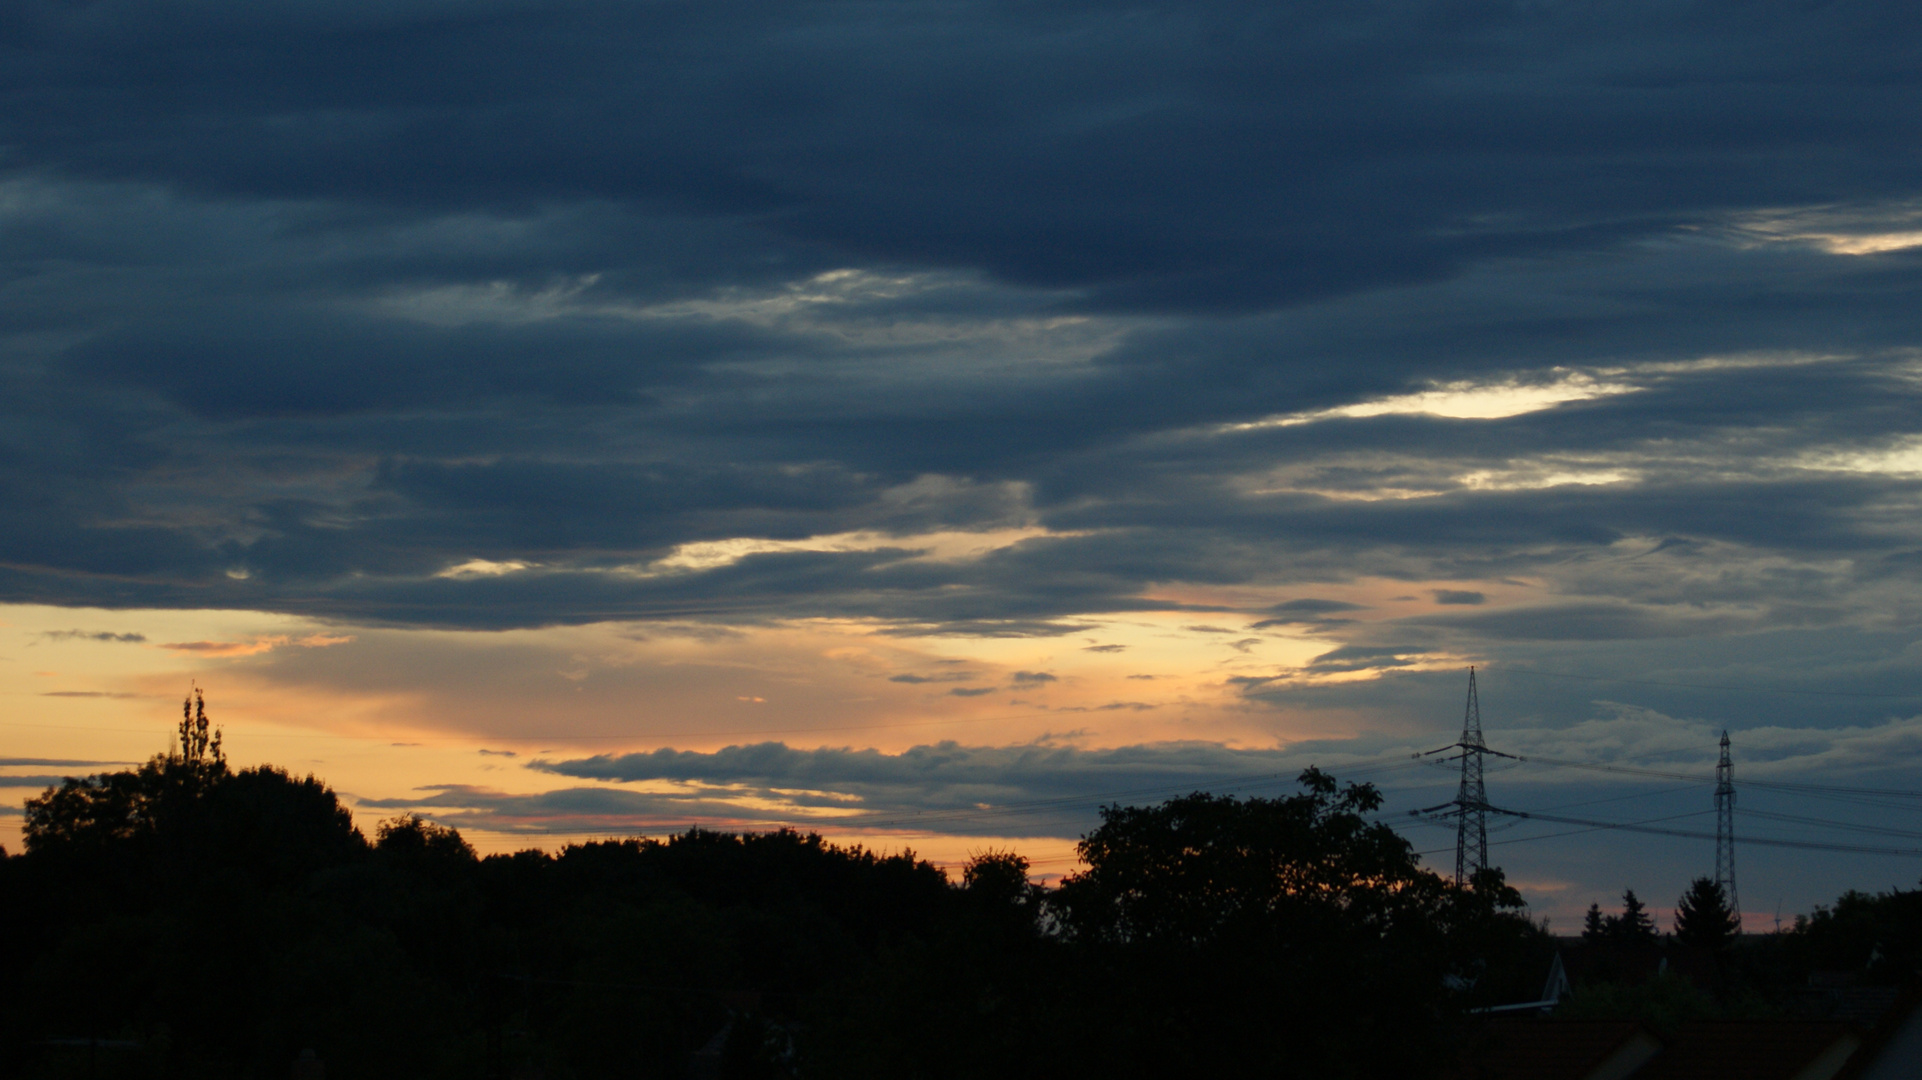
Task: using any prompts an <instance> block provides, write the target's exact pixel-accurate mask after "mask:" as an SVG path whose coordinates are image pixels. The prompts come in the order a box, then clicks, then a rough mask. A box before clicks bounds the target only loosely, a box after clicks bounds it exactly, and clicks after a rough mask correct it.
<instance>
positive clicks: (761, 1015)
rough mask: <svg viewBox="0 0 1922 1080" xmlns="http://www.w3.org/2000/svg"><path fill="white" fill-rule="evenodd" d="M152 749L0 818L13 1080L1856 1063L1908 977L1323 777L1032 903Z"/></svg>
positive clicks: (197, 736) (978, 866)
mask: <svg viewBox="0 0 1922 1080" xmlns="http://www.w3.org/2000/svg"><path fill="white" fill-rule="evenodd" d="M176 746H177V748H176V750H175V751H174V752H172V753H170V754H168V755H166V756H163V757H156V758H154V759H153V760H151V761H149V762H148V763H147V764H145V765H143V766H141V767H140V768H138V769H136V770H129V771H125V772H118V773H108V774H103V775H99V776H94V777H88V778H75V779H70V780H68V781H66V782H65V783H64V784H63V785H62V786H60V787H58V788H54V789H49V790H48V791H47V793H45V794H44V795H42V796H40V797H39V798H36V799H34V800H31V801H30V802H29V803H28V807H27V823H26V851H25V852H24V853H23V854H19V855H14V856H12V857H8V858H5V859H4V860H0V896H3V897H4V905H5V907H4V911H0V925H4V926H5V927H6V932H7V935H8V941H7V943H6V948H5V949H4V951H0V956H4V961H3V962H4V963H5V964H6V971H5V979H6V984H7V985H8V986H10V987H13V988H15V990H16V993H15V996H14V999H13V1005H12V1007H11V1008H9V1009H7V1010H5V1011H4V1013H0V1017H3V1019H0V1023H3V1024H4V1046H3V1047H0V1053H4V1059H0V1071H4V1073H5V1074H6V1075H10V1076H23V1077H33V1076H44V1077H54V1076H100V1077H274V1078H280V1077H288V1076H292V1077H299V1078H307V1080H315V1078H319V1077H323V1076H326V1077H334V1078H336V1080H343V1078H357V1077H370V1078H372V1077H408V1078H415V1077H443V1076H444V1077H501V1078H508V1077H545V1078H555V1080H559V1078H573V1077H580V1078H599V1077H676V1078H678V1077H689V1076H695V1077H700V1076H726V1077H799V1076H808V1077H865V1076H873V1077H974V1076H1003V1075H1010V1074H1016V1073H1040V1074H1045V1075H1054V1076H1191V1075H1261V1076H1281V1077H1288V1076H1304V1077H1305V1076H1315V1077H1376V1076H1384V1077H1385V1076H1397V1077H1422V1076H1437V1077H1440V1076H1452V1077H1457V1078H1466V1077H1490V1078H1493V1077H1498V1076H1505V1075H1519V1074H1518V1073H1514V1072H1513V1071H1512V1070H1513V1069H1514V1068H1519V1067H1521V1065H1522V1064H1524V1063H1523V1062H1522V1058H1525V1057H1527V1056H1528V1055H1531V1054H1532V1055H1536V1056H1537V1057H1539V1058H1540V1059H1541V1060H1551V1059H1552V1060H1561V1061H1563V1063H1564V1065H1567V1060H1568V1059H1569V1056H1570V1054H1576V1056H1579V1053H1588V1054H1590V1056H1595V1055H1600V1056H1601V1057H1607V1056H1608V1055H1609V1054H1617V1055H1618V1056H1619V1055H1620V1054H1623V1053H1643V1056H1644V1057H1647V1056H1648V1055H1649V1054H1654V1055H1655V1056H1654V1058H1653V1062H1654V1064H1657V1065H1659V1064H1661V1063H1662V1062H1663V1061H1664V1060H1667V1061H1669V1062H1671V1063H1675V1062H1681V1061H1682V1060H1683V1058H1684V1057H1685V1056H1686V1055H1687V1053H1690V1052H1694V1051H1692V1050H1690V1048H1691V1047H1699V1046H1700V1045H1702V1039H1703V1038H1704V1036H1703V1034H1702V1033H1703V1031H1705V1030H1715V1031H1721V1032H1723V1033H1724V1034H1727V1033H1730V1032H1737V1031H1740V1030H1769V1031H1776V1032H1781V1031H1791V1032H1803V1031H1806V1032H1815V1033H1816V1034H1818V1035H1819V1034H1820V1032H1831V1033H1835V1032H1841V1033H1843V1034H1845V1035H1846V1037H1847V1038H1849V1039H1853V1040H1855V1042H1854V1043H1851V1044H1850V1045H1851V1046H1854V1045H1857V1044H1864V1043H1866V1044H1869V1045H1870V1046H1871V1048H1872V1049H1873V1048H1875V1047H1877V1046H1880V1045H1881V1044H1880V1042H1878V1040H1881V1039H1883V1037H1884V1036H1883V1034H1879V1033H1882V1032H1884V1029H1888V1028H1889V1027H1890V1025H1891V1024H1892V1023H1893V1022H1894V1021H1893V1020H1891V1019H1890V1018H1891V1017H1895V1018H1896V1019H1899V1018H1900V1015H1902V1014H1903V1010H1904V1008H1906V1007H1907V1003H1910V1002H1912V1000H1913V999H1912V998H1904V997H1903V995H1904V994H1905V993H1906V992H1907V991H1908V989H1909V985H1910V983H1911V982H1912V980H1913V977H1914V973H1915V971H1916V968H1917V966H1918V963H1922V893H1912V892H1896V893H1892V894H1885V895H1880V896H1865V895H1861V894H1855V893H1851V894H1847V895H1844V896H1843V897H1842V898H1841V899H1840V900H1838V901H1837V903H1836V904H1835V905H1834V906H1833V908H1832V909H1822V910H1818V911H1817V912H1816V913H1815V915H1814V916H1813V917H1812V918H1802V919H1798V920H1796V923H1795V925H1794V927H1793V928H1792V929H1791V930H1788V931H1786V932H1783V933H1779V934H1772V935H1765V936H1740V935H1736V934H1733V933H1731V928H1730V926H1729V925H1728V921H1727V919H1726V916H1725V914H1724V913H1723V911H1722V910H1721V909H1720V907H1719V906H1718V905H1719V904H1720V897H1719V894H1718V893H1717V892H1716V891H1715V890H1714V888H1713V886H1712V885H1710V884H1709V883H1707V882H1697V883H1696V884H1695V885H1694V886H1693V887H1692V888H1691V891H1690V893H1689V894H1688V895H1687V896H1685V897H1684V903H1683V905H1682V907H1683V910H1684V913H1685V914H1684V918H1683V920H1682V924H1681V925H1680V926H1679V927H1678V928H1676V930H1677V932H1676V933H1673V934H1671V933H1667V932H1666V931H1668V930H1669V929H1670V928H1668V927H1657V926H1655V925H1654V924H1653V923H1652V921H1651V920H1650V919H1649V918H1648V916H1647V914H1646V913H1645V912H1644V911H1642V907H1641V901H1640V900H1639V899H1637V898H1635V897H1634V896H1633V895H1632V894H1630V895H1629V896H1627V897H1626V898H1625V901H1626V902H1625V906H1624V909H1623V910H1622V911H1621V912H1620V913H1618V914H1605V913H1603V912H1601V911H1600V910H1599V909H1598V910H1596V911H1594V912H1592V913H1591V917H1590V920H1589V925H1588V926H1587V927H1586V928H1585V931H1586V932H1585V933H1584V935H1583V937H1582V938H1581V939H1580V940H1576V939H1556V938H1554V937H1551V936H1550V935H1549V934H1548V933H1547V931H1546V930H1545V929H1544V928H1542V927H1540V926H1537V925H1535V924H1533V923H1531V922H1530V921H1529V920H1528V919H1527V918H1526V916H1525V913H1524V911H1523V909H1522V905H1521V898H1520V897H1519V896H1518V895H1517V894H1516V893H1515V892H1514V890H1512V889H1510V888H1508V887H1507V886H1506V885H1505V884H1504V883H1503V881H1502V879H1501V875H1500V873H1499V872H1498V871H1491V872H1487V873H1484V874H1483V875H1481V876H1480V877H1479V878H1478V879H1477V880H1475V881H1474V882H1473V883H1472V884H1471V885H1469V886H1467V887H1457V886H1456V885H1455V884H1454V883H1453V882H1452V881H1450V880H1447V879H1444V878H1443V877H1441V876H1438V875H1437V874H1435V873H1433V872H1432V871H1429V870H1426V869H1423V868H1422V867H1420V866H1419V865H1417V861H1416V859H1415V858H1414V857H1413V856H1412V854H1411V849H1410V846H1409V844H1408V843H1407V842H1405V841H1404V840H1403V839H1402V838H1401V837H1400V836H1399V835H1398V834H1396V833H1395V832H1394V831H1393V830H1391V829H1390V828H1388V827H1387V826H1386V825H1383V824H1380V823H1378V822H1374V821H1373V820H1371V811H1373V810H1375V809H1376V808H1377V806H1378V804H1379V799H1378V797H1377V796H1376V794H1375V792H1374V791H1373V790H1372V789H1371V788H1370V787H1368V786H1365V785H1349V786H1342V785H1340V784H1338V783H1337V781H1336V780H1335V779H1334V778H1333V777H1330V776H1328V775H1326V774H1324V773H1321V772H1319V771H1316V770H1309V771H1308V772H1305V773H1303V774H1302V776H1301V778H1300V792H1299V793H1298V794H1296V795H1293V796H1289V797H1285V798H1278V799H1258V798H1248V799H1236V798H1227V797H1216V796H1211V795H1207V794H1202V793H1196V794H1194V795H1190V796H1187V797H1184V798H1179V799H1174V800H1172V801H1169V802H1166V803H1163V804H1161V805H1159V806H1153V807H1120V806H1115V807H1109V808H1107V809H1105V810H1104V811H1103V812H1102V823H1101V825H1100V826H1099V827H1098V828H1096V829H1095V830H1094V831H1093V832H1091V833H1090V834H1089V835H1088V836H1087V837H1086V838H1085V840H1084V842H1083V843H1082V845H1081V847H1080V851H1081V855H1082V858H1083V860H1084V862H1085V868H1084V869H1083V870H1081V871H1080V872H1078V873H1075V874H1072V875H1070V876H1069V877H1068V878H1067V879H1066V880H1065V881H1063V882H1062V884H1061V885H1060V886H1059V887H1058V888H1054V889H1041V888H1039V887H1037V886H1034V885H1032V884H1030V883H1029V880H1028V875H1027V869H1028V867H1027V863H1026V860H1024V859H1023V858H1022V857H1021V856H1020V855H1018V854H1016V853H1012V852H988V853H982V854H980V855H978V856H977V857H975V858H974V859H973V861H971V862H970V863H969V864H968V866H967V867H966V868H965V870H964V871H963V872H962V874H961V876H960V880H954V879H952V878H950V877H948V876H947V875H945V874H944V873H943V872H942V871H941V870H940V869H938V868H936V867H934V866H932V865H930V864H928V863H926V862H923V861H920V860H918V859H916V858H915V857H914V856H913V855H912V854H910V853H902V854H895V855H880V854H877V853H875V852H871V851H867V850H863V849H861V848H859V847H841V846H837V845H835V844H831V843H828V842H826V841H824V840H823V839H822V838H821V837H819V836H815V835H803V834H800V833H797V832H793V831H785V830H784V831H780V832H773V833H764V834H748V835H731V834H724V833H717V832H708V831H701V830H693V831H689V832H686V833H684V834H681V835H678V836H674V837H671V838H669V839H667V840H664V841H663V840H651V839H630V840H619V841H607V842H598V843H588V844H579V845H572V846H569V847H566V848H564V849H562V850H561V851H559V852H558V853H556V854H551V855H550V854H546V853H544V852H540V851H523V852H519V853H516V854H512V855H496V856H490V857H488V858H484V859H483V858H477V857H476V856H475V853H474V852H473V850H472V849H471V848H470V847H469V846H468V845H467V843H466V842H465V841H463V840H462V838H461V836H460V835H459V833H458V832H456V831H454V830H452V829H448V828H445V827H442V826H439V825H436V824H434V823H432V822H430V821H425V820H422V819H420V818H417V817H400V818H395V819H393V820H390V821H386V822H382V823H380V824H379V825H378V826H377V828H376V829H375V830H374V833H373V836H372V838H371V839H370V838H369V837H368V836H366V835H365V834H363V833H362V832H361V831H359V830H358V829H357V828H356V827H355V825H354V823H353V821H352V819H351V816H350V814H349V813H348V811H347V810H346V809H345V808H343V807H342V806H341V805H340V803H339V801H338V800H337V799H336V797H335V795H334V793H333V792H332V791H331V790H330V789H329V788H328V787H327V786H326V784H325V783H323V782H322V781H321V780H319V779H316V778H314V777H311V776H310V777H305V778H301V777H295V776H293V775H290V774H289V773H287V772H284V771H281V770H279V769H275V768H272V767H260V768H253V769H244V770H239V771H235V770H233V769H231V768H230V767H229V766H228V765H227V763H226V761H225V759H224V757H223V755H222V754H221V751H220V746H219V742H218V735H217V733H212V732H210V731H209V728H208V726H207V724H206V722H205V718H204V714H202V715H201V716H200V717H199V718H198V719H197V720H196V719H195V718H191V717H190V718H189V719H188V720H186V721H183V723H182V726H181V730H180V733H179V738H178V740H177V744H176ZM1558 980H1560V982H1558ZM1545 994H1546V995H1548V996H1549V997H1551V998H1555V999H1557V1000H1556V1001H1555V1003H1554V1005H1553V1007H1552V1008H1550V1007H1547V1006H1536V1007H1534V1008H1524V1009H1504V1008H1502V1007H1503V1006H1511V1005H1526V1004H1528V1003H1533V1002H1539V1001H1541V1000H1543V995H1545ZM1864 1003H1868V1004H1867V1005H1865V1004H1864ZM1868 1005H1872V1006H1873V1007H1872V1008H1870V1007H1868ZM1490 1009H1494V1010H1496V1011H1492V1012H1491V1011H1488V1010H1490ZM1851 1010H1853V1011H1851ZM1705 1021H1723V1022H1727V1024H1734V1022H1737V1021H1768V1022H1769V1025H1768V1026H1767V1027H1764V1028H1754V1027H1753V1025H1746V1026H1744V1025H1739V1024H1736V1025H1735V1026H1727V1024H1725V1026H1723V1027H1721V1028H1715V1027H1714V1025H1713V1024H1711V1025H1709V1027H1708V1028H1704V1025H1703V1022H1705ZM1818 1021H1820V1022H1822V1023H1826V1024H1827V1025H1828V1026H1827V1027H1820V1025H1819V1024H1817V1022H1818ZM1812 1024H1816V1025H1817V1026H1814V1027H1811V1026H1809V1025H1812ZM1796 1025H1802V1026H1800V1027H1797V1026H1796ZM1818 1027H1819V1029H1820V1030H1819V1031H1818V1030H1817V1029H1818ZM1810 1037H1811V1038H1814V1037H1815V1036H1813V1035H1812V1036H1810ZM1838 1037H1840V1036H1838ZM1584 1040H1585V1041H1584ZM1804 1041H1807V1040H1804ZM1818 1041H1819V1040H1818ZM1644 1044H1646V1046H1647V1047H1664V1046H1665V1047H1668V1050H1667V1051H1665V1052H1664V1053H1656V1051H1655V1050H1652V1049H1650V1050H1647V1051H1646V1052H1643V1051H1640V1050H1637V1049H1636V1048H1637V1047H1639V1046H1643V1045H1644ZM1836 1045H1841V1044H1839V1043H1838V1044H1836ZM1571 1047H1572V1048H1573V1049H1571ZM1582 1047H1587V1049H1586V1050H1584V1049H1582ZM1597 1047H1599V1049H1597ZM1818 1049H1819V1047H1818ZM1664 1054H1665V1055H1666V1056H1664ZM1541 1055H1547V1056H1546V1057H1541ZM1778 1057H1779V1055H1778ZM1597 1061H1598V1063H1599V1062H1600V1058H1599V1057H1598V1058H1597ZM1791 1064H1792V1063H1791ZM1650 1067H1653V1066H1652V1065H1651V1066H1650ZM1858 1067H1859V1066H1858ZM1570 1068H1572V1066H1570ZM1505 1069H1507V1070H1510V1071H1504V1070H1505ZM1535 1074H1536V1075H1547V1074H1545V1073H1540V1072H1539V1070H1535ZM1556 1075H1560V1074H1556ZM1567 1075H1570V1076H1577V1075H1589V1073H1587V1072H1582V1071H1569V1072H1568V1073H1567ZM1636 1075H1642V1074H1641V1073H1637V1074H1636ZM1676 1075H1682V1073H1676ZM1688 1075H1705V1076H1706V1075H1717V1074H1716V1073H1714V1072H1697V1073H1688ZM1757 1075H1760V1074H1757ZM1787 1075H1791V1073H1788V1072H1785V1073H1784V1076H1787Z"/></svg>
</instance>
